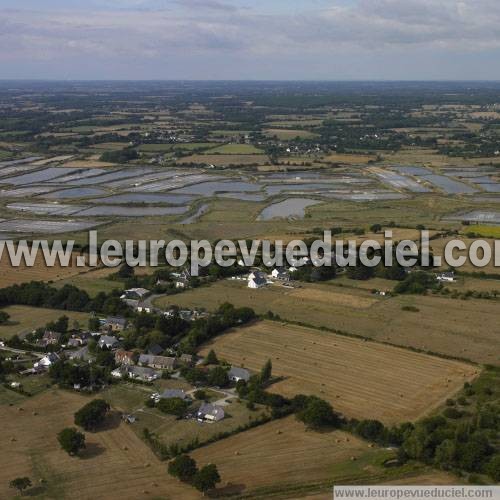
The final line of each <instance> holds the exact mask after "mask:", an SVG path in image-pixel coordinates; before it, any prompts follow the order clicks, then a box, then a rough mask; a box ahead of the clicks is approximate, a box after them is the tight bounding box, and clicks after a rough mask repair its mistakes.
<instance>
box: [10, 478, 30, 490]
mask: <svg viewBox="0 0 500 500" xmlns="http://www.w3.org/2000/svg"><path fill="white" fill-rule="evenodd" d="M9 486H10V487H11V488H14V489H16V490H17V491H19V493H22V492H23V491H24V490H25V489H26V488H29V487H31V479H30V478H29V477H16V479H13V480H12V481H11V482H10V483H9Z"/></svg>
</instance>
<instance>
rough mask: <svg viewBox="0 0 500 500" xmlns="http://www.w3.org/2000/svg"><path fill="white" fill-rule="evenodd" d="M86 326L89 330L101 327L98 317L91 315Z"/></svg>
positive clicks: (94, 330) (92, 330)
mask: <svg viewBox="0 0 500 500" xmlns="http://www.w3.org/2000/svg"><path fill="white" fill-rule="evenodd" d="M88 327H89V330H90V331H91V332H98V331H99V328H100V327H101V322H100V321H99V318H98V317H97V316H92V317H91V318H89V323H88Z"/></svg>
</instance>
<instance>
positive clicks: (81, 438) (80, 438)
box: [57, 427, 85, 455]
mask: <svg viewBox="0 0 500 500" xmlns="http://www.w3.org/2000/svg"><path fill="white" fill-rule="evenodd" d="M57 440H58V441H59V444H60V445H61V448H62V449H63V450H64V451H65V452H66V453H68V454H69V455H76V454H77V453H78V452H79V451H80V450H81V449H82V448H85V434H83V433H81V432H79V431H78V430H77V429H75V428H74V427H67V428H66V429H63V430H62V431H61V432H60V433H59V434H58V435H57Z"/></svg>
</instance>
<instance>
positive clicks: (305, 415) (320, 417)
mask: <svg viewBox="0 0 500 500" xmlns="http://www.w3.org/2000/svg"><path fill="white" fill-rule="evenodd" d="M294 399H295V398H294ZM296 416H297V419H298V420H300V421H301V422H303V423H304V424H306V425H307V426H308V427H310V428H311V429H320V428H321V427H326V426H338V425H339V423H340V419H339V417H338V415H337V414H336V413H335V412H334V411H333V408H332V406H331V405H330V403H328V402H327V401H324V400H322V399H320V398H318V397H316V396H307V397H305V399H304V401H303V403H302V407H301V408H300V409H299V411H298V412H297V414H296Z"/></svg>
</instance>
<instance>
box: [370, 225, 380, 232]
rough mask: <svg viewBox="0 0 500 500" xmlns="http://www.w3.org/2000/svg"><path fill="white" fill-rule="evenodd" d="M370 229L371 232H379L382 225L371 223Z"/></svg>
mask: <svg viewBox="0 0 500 500" xmlns="http://www.w3.org/2000/svg"><path fill="white" fill-rule="evenodd" d="M370 231H371V232H372V233H379V232H380V231H382V226H381V225H380V224H373V225H372V226H370Z"/></svg>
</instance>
